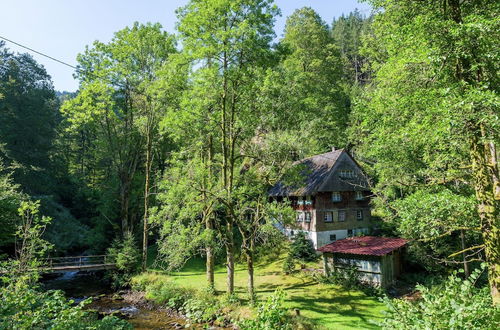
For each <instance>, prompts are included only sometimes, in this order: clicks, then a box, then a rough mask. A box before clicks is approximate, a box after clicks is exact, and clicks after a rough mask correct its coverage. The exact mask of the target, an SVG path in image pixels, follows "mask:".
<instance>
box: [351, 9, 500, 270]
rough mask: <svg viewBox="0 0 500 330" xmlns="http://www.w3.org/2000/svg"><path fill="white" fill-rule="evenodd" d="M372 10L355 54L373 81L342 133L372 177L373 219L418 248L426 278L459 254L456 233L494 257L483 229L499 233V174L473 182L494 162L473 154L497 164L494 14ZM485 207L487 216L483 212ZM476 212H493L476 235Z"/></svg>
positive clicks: (494, 11)
mask: <svg viewBox="0 0 500 330" xmlns="http://www.w3.org/2000/svg"><path fill="white" fill-rule="evenodd" d="M369 2H370V3H371V4H372V5H373V6H374V8H375V9H376V15H375V16H374V19H373V25H372V33H369V34H368V35H366V36H365V38H364V42H363V47H362V48H363V49H362V51H361V52H362V55H363V56H364V57H366V58H367V64H369V70H370V71H372V72H373V79H372V80H371V83H370V85H369V86H367V87H366V89H365V91H364V93H363V94H362V95H360V96H359V97H357V98H356V100H355V106H354V111H353V113H352V114H351V122H352V123H353V124H352V125H351V127H350V129H349V130H350V137H351V141H352V142H353V144H355V145H356V147H355V149H356V152H357V153H358V154H359V155H360V156H361V157H359V158H360V159H365V160H367V161H366V163H365V164H364V165H365V167H364V168H365V170H366V171H367V172H368V173H369V174H370V175H371V176H372V177H373V178H374V182H373V183H374V188H373V191H374V195H375V196H376V198H374V205H375V206H376V208H377V210H376V212H377V213H379V214H380V215H381V216H382V217H383V218H384V219H385V220H389V221H390V222H391V223H392V224H395V226H396V231H397V233H398V234H402V235H405V236H409V237H412V238H418V239H423V240H425V242H424V243H416V244H415V246H414V247H412V248H411V249H412V250H413V251H411V252H412V259H413V260H414V261H416V262H417V263H418V264H421V265H423V266H424V267H426V268H427V269H429V270H436V269H439V270H444V269H443V267H442V266H440V265H439V262H437V261H440V262H448V261H451V262H456V260H455V258H451V259H452V260H450V258H448V256H449V255H450V254H451V253H452V252H457V251H460V250H461V246H460V243H461V242H460V238H459V235H458V231H457V230H458V228H459V227H462V228H463V230H464V231H465V235H466V247H467V246H478V245H481V244H482V243H483V241H482V239H481V238H480V235H479V234H483V238H485V236H484V235H485V234H486V236H487V237H486V239H485V242H489V243H491V244H492V247H491V250H492V251H499V247H498V242H499V240H498V235H497V234H492V235H491V237H493V238H492V239H491V241H490V238H489V237H490V236H489V235H490V234H489V233H488V232H489V229H487V228H496V227H497V222H496V220H494V219H495V218H496V219H498V213H495V212H498V211H495V210H498V198H496V199H493V198H492V197H493V196H494V195H495V194H496V192H495V191H494V190H495V188H493V186H494V184H493V183H491V182H493V181H495V180H496V179H495V176H497V174H493V173H498V168H496V167H495V166H496V165H493V164H492V167H491V168H489V167H488V169H485V168H484V167H483V169H482V170H481V171H483V170H484V171H485V172H488V173H490V174H489V175H485V176H482V178H481V179H478V175H480V172H481V171H479V170H478V168H481V166H483V165H484V164H488V163H490V164H491V162H492V160H491V159H490V158H488V157H490V156H486V159H484V160H478V159H477V158H476V159H474V150H488V151H486V153H487V154H490V155H491V157H493V159H494V158H496V157H498V153H497V155H495V156H493V155H494V154H495V153H496V152H495V151H494V148H495V145H497V144H498V141H500V140H499V137H500V134H499V130H498V128H499V127H500V125H499V124H500V122H499V117H498V104H500V103H499V100H498V91H499V89H498V86H500V85H499V84H498V74H497V73H498V65H499V64H498V63H500V61H499V60H498V59H499V55H498V54H499V48H498V42H497V40H498V38H499V35H498V31H499V21H498V15H499V12H500V7H499V6H498V4H494V5H493V4H486V3H484V2H473V1H471V2H469V1H466V2H463V1H410V0H403V1H399V0H380V1H379V0H374V1H369ZM472 123H474V124H472ZM479 123H480V124H479ZM471 124H472V125H471ZM475 139H477V140H475ZM474 141H476V142H474ZM479 141H480V142H479ZM490 147H491V148H492V149H491V150H489V149H490ZM496 148H497V150H498V147H496ZM493 162H495V161H493ZM471 164H472V167H471ZM481 164H483V165H481ZM488 166H489V165H488ZM494 168H495V169H494ZM483 174H484V173H483ZM480 182H483V183H484V182H490V183H489V185H490V188H484V187H483V188H484V189H486V190H488V191H489V192H488V193H487V196H490V197H489V198H490V199H489V201H488V202H485V201H484V198H483V201H482V202H480V201H479V199H478V198H479V196H480V194H479V195H478V194H476V192H477V189H483V188H481V186H482V184H481V183H480ZM478 183H479V184H478ZM475 190H476V191H475ZM485 203H486V204H488V205H491V208H482V206H481V204H485ZM474 207H475V208H476V209H477V210H478V211H479V213H481V212H483V215H482V217H483V219H486V214H485V212H484V211H485V210H491V212H493V213H495V214H496V215H494V214H493V213H491V215H489V220H488V222H489V223H490V224H491V225H488V226H486V227H483V230H482V231H481V232H480V231H478V230H477V229H478V226H477V225H478V220H479V217H478V214H476V211H474V210H473V208H474ZM479 215H480V214H479ZM483 223H486V222H485V221H483ZM493 232H496V233H498V230H497V229H493ZM489 243H488V244H487V245H489ZM471 254H472V252H471ZM488 254H490V253H488ZM492 254H493V255H494V257H493V259H495V261H493V263H492V264H494V265H496V266H492V269H497V270H498V269H499V268H498V260H499V259H498V254H496V252H492ZM490 277H491V278H498V277H499V276H498V273H496V275H493V276H490Z"/></svg>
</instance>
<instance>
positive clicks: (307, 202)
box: [304, 196, 312, 205]
mask: <svg viewBox="0 0 500 330" xmlns="http://www.w3.org/2000/svg"><path fill="white" fill-rule="evenodd" d="M304 205H312V198H311V196H306V200H305V202H304Z"/></svg>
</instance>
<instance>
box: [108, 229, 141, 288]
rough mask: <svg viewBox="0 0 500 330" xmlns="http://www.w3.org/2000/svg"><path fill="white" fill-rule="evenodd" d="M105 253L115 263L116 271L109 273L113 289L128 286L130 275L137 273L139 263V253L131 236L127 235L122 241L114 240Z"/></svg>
mask: <svg viewBox="0 0 500 330" xmlns="http://www.w3.org/2000/svg"><path fill="white" fill-rule="evenodd" d="M107 252H108V254H109V255H110V256H111V258H112V260H113V261H114V262H115V263H116V269H115V270H113V271H111V272H109V277H110V278H111V281H112V285H113V287H115V288H118V287H124V286H128V285H130V280H131V278H132V275H134V274H135V273H137V272H138V271H139V266H140V261H141V253H140V251H139V249H138V248H137V244H136V242H135V239H134V237H133V235H132V234H131V233H127V234H126V235H125V237H124V238H123V240H115V241H114V242H113V244H112V245H111V247H110V248H109V249H108V251H107Z"/></svg>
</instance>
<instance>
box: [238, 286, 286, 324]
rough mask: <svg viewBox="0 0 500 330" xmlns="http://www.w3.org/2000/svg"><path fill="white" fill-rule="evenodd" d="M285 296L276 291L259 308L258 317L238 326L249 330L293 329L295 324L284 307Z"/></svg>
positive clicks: (281, 292)
mask: <svg viewBox="0 0 500 330" xmlns="http://www.w3.org/2000/svg"><path fill="white" fill-rule="evenodd" d="M284 300H285V294H284V293H283V291H281V290H276V291H275V292H274V293H273V294H272V295H271V296H269V297H268V298H267V300H266V301H265V302H263V303H261V304H260V305H259V307H258V311H257V317H256V318H255V319H253V320H244V321H242V322H240V324H238V325H239V326H240V327H241V329H248V330H275V329H282V330H286V329H292V328H293V322H292V318H291V317H290V314H289V313H288V310H287V309H286V308H285V307H284V306H283V302H284Z"/></svg>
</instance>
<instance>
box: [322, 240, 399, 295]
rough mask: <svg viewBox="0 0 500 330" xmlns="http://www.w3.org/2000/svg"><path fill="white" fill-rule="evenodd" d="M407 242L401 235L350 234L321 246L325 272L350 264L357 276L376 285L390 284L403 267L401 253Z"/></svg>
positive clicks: (329, 272) (385, 285) (384, 285)
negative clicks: (350, 235)
mask: <svg viewBox="0 0 500 330" xmlns="http://www.w3.org/2000/svg"><path fill="white" fill-rule="evenodd" d="M407 243H408V241H407V240H405V239H402V238H388V237H375V236H362V237H350V238H345V239H341V240H338V241H335V242H333V243H330V244H327V245H325V246H322V247H320V248H319V249H318V251H320V252H322V253H323V265H324V270H325V274H327V275H329V274H331V272H334V271H336V270H339V269H343V268H346V267H349V266H354V267H356V268H357V269H358V272H359V273H360V279H361V280H362V281H364V282H368V283H372V284H373V285H376V286H381V287H387V286H389V285H391V284H392V283H393V282H394V281H395V279H396V278H397V277H398V276H399V275H400V274H401V272H402V270H403V264H402V259H403V258H402V256H403V253H404V248H405V246H406V244H407Z"/></svg>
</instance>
